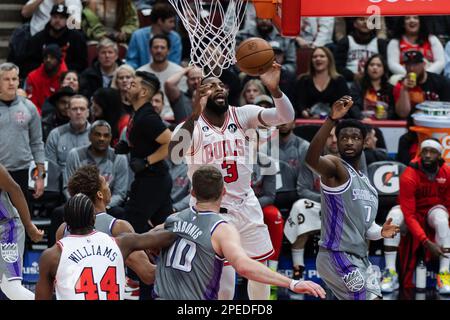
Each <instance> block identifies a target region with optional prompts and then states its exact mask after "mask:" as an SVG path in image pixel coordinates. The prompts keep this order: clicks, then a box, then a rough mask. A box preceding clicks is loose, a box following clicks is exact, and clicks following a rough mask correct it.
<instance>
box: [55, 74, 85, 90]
mask: <svg viewBox="0 0 450 320" xmlns="http://www.w3.org/2000/svg"><path fill="white" fill-rule="evenodd" d="M59 82H60V86H61V87H70V88H72V90H73V91H74V92H75V93H78V91H80V82H79V77H78V72H76V71H73V70H69V71H66V72H63V73H62V74H61V78H60V79H59Z"/></svg>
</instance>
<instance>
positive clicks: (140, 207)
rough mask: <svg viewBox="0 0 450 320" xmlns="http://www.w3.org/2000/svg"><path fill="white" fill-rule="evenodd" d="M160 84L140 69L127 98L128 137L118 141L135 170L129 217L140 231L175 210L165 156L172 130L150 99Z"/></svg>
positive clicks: (159, 221)
mask: <svg viewBox="0 0 450 320" xmlns="http://www.w3.org/2000/svg"><path fill="white" fill-rule="evenodd" d="M159 88H160V83H159V80H158V78H157V77H156V76H155V75H154V74H153V73H149V72H143V71H138V72H136V77H135V78H134V79H133V80H132V82H131V84H130V89H129V91H128V99H129V101H130V102H131V104H132V105H133V109H134V111H135V114H134V116H133V118H132V119H131V121H130V123H129V124H128V129H127V140H128V143H129V145H127V143H126V142H125V141H121V142H119V144H118V145H117V146H116V152H117V153H128V151H129V152H130V156H131V157H130V167H131V169H132V170H133V172H134V181H133V183H132V184H131V190H130V198H129V200H128V202H127V204H126V206H125V211H126V213H125V216H126V219H127V220H128V221H129V222H130V223H131V225H132V226H133V228H134V230H135V231H136V232H137V233H143V232H146V231H148V230H150V229H151V228H152V227H154V226H156V225H158V224H160V223H163V222H164V221H165V220H166V218H167V216H168V215H169V214H171V213H172V212H173V211H172V201H171V199H170V192H171V189H172V179H171V177H170V174H169V170H168V166H167V164H166V163H165V161H164V159H165V158H166V156H167V154H168V146H169V142H170V138H171V131H170V130H169V129H167V128H166V126H165V125H164V123H163V122H162V120H161V118H160V117H159V115H158V114H157V113H156V112H155V111H154V109H153V107H152V105H151V103H150V101H151V98H152V96H153V95H154V94H155V92H157V91H158V90H159Z"/></svg>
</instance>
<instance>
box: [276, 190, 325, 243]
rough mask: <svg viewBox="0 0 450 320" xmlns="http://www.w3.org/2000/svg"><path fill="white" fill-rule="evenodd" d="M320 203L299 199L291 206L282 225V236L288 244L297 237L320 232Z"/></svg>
mask: <svg viewBox="0 0 450 320" xmlns="http://www.w3.org/2000/svg"><path fill="white" fill-rule="evenodd" d="M320 227H321V222H320V203H318V202H315V201H312V200H308V199H300V200H298V201H296V202H295V203H294V204H293V205H292V209H291V212H290V213H289V218H288V219H287V220H286V223H285V224H284V235H285V236H286V238H287V239H288V240H289V242H290V243H294V242H295V240H297V237H298V236H300V235H302V234H305V233H308V232H311V231H318V230H320Z"/></svg>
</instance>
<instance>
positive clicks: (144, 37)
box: [126, 3, 183, 69]
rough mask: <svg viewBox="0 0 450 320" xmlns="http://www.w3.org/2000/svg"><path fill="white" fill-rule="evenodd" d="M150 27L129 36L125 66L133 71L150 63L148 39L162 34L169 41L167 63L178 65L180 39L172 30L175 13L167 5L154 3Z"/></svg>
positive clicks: (180, 48)
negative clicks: (127, 65) (169, 47)
mask: <svg viewBox="0 0 450 320" xmlns="http://www.w3.org/2000/svg"><path fill="white" fill-rule="evenodd" d="M150 21H151V25H150V26H149V27H144V28H141V29H138V30H136V31H135V32H133V34H132V35H131V40H130V43H129V45H128V51H127V57H126V60H127V64H129V65H130V66H132V67H133V68H135V69H138V68H140V67H141V66H143V65H145V64H147V63H151V62H152V56H151V54H150V50H149V46H148V43H149V42H150V39H151V38H153V37H154V36H155V35H157V34H164V35H166V36H167V37H168V38H169V39H170V44H171V49H170V52H169V56H168V59H169V61H171V62H173V63H176V64H180V63H181V52H182V51H183V49H182V45H181V37H180V35H179V34H178V33H177V32H176V31H175V30H174V29H175V24H176V12H175V10H174V9H173V8H172V6H171V5H170V4H169V3H156V4H155V5H154V6H153V8H152V12H151V13H150Z"/></svg>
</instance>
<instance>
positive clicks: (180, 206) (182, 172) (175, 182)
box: [167, 160, 191, 212]
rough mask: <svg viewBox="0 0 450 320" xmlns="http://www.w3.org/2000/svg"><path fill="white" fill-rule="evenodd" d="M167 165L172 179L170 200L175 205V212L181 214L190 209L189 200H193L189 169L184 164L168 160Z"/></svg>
mask: <svg viewBox="0 0 450 320" xmlns="http://www.w3.org/2000/svg"><path fill="white" fill-rule="evenodd" d="M167 164H168V165H169V173H170V176H171V177H172V191H171V192H170V198H171V199H172V203H173V204H172V207H173V212H180V211H183V210H184V209H187V208H189V200H190V198H191V182H190V180H189V178H188V175H187V171H188V167H187V165H186V163H184V162H181V163H180V164H174V163H173V162H172V161H171V160H167Z"/></svg>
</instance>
